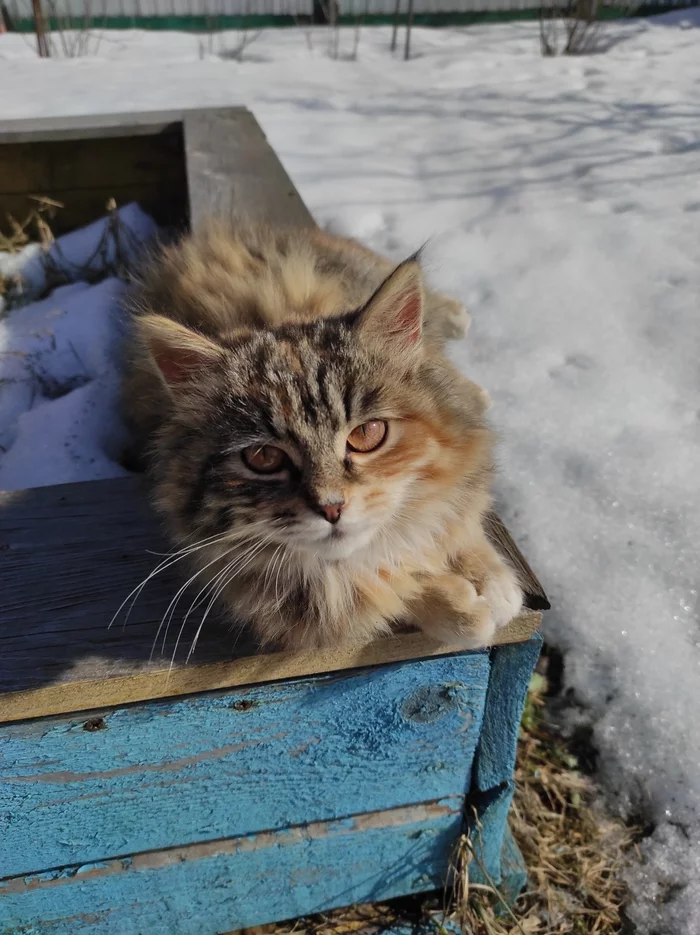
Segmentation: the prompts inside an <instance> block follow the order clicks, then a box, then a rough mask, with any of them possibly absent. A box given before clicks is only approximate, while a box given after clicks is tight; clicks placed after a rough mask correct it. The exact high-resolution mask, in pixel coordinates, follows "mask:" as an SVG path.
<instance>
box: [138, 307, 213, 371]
mask: <svg viewBox="0 0 700 935" xmlns="http://www.w3.org/2000/svg"><path fill="white" fill-rule="evenodd" d="M138 328H139V331H140V333H141V338H142V340H143V342H144V344H145V345H146V347H147V348H148V350H149V352H150V355H151V357H152V358H153V360H154V362H155V364H156V366H157V367H158V369H159V370H160V372H161V374H162V375H163V379H164V380H165V382H166V383H167V384H168V386H169V387H171V388H173V387H176V386H178V385H179V384H181V383H183V382H184V381H185V380H188V379H190V378H191V377H193V376H195V375H196V374H197V373H198V372H200V371H202V370H206V369H207V368H209V367H211V366H212V365H213V364H216V363H218V362H219V361H220V360H221V359H222V358H223V356H224V351H223V349H222V348H220V347H219V345H218V344H215V343H214V342H213V341H210V340H209V338H205V337H204V335H201V334H198V333H197V332H196V331H191V330H190V329H189V328H185V326H184V325H180V324H178V323H177V322H175V321H172V319H170V318H165V316H164V315H145V316H144V317H143V318H140V319H138Z"/></svg>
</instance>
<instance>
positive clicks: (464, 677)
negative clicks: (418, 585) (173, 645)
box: [0, 652, 490, 895]
mask: <svg viewBox="0 0 700 935" xmlns="http://www.w3.org/2000/svg"><path fill="white" fill-rule="evenodd" d="M489 667H490V664H489V657H488V654H487V653H483V652H482V653H470V654H467V655H465V656H454V657H448V658H444V659H432V660H424V661H420V662H412V663H403V664H401V663H399V664H396V665H393V666H383V667H381V668H378V669H370V670H365V671H363V672H359V673H356V674H353V675H342V676H324V677H319V678H316V679H307V680H300V681H295V682H284V683H278V684H274V685H266V686H262V687H258V688H252V689H248V690H247V691H245V692H235V693H223V694H220V693H217V694H208V695H199V696H196V697H190V698H187V699H182V700H176V701H168V702H160V703H151V704H145V705H144V704H142V705H138V706H133V707H129V708H121V709H118V710H116V711H112V712H110V713H104V714H103V720H102V721H95V720H94V719H91V720H90V721H89V722H87V728H86V726H85V725H86V721H85V719H84V718H80V719H75V718H72V719H66V718H56V719H50V720H46V719H44V720H40V721H30V722H25V723H22V724H8V725H5V726H4V727H3V729H2V758H1V759H0V816H1V815H9V816H11V820H10V821H9V822H7V823H3V828H2V830H3V839H2V848H0V878H2V877H7V876H13V875H19V874H26V873H33V872H40V871H43V870H45V869H47V868H51V867H62V866H64V865H66V864H75V863H80V862H82V863H86V862H92V861H100V860H104V859H106V858H116V857H121V856H126V855H129V854H133V853H137V852H140V851H146V850H154V849H161V848H167V847H176V846H177V847H179V846H183V845H189V844H196V843H202V842H206V841H213V840H216V839H218V838H227V837H238V836H240V835H245V834H252V833H255V832H259V831H264V830H270V829H278V828H284V827H287V826H290V825H296V824H303V823H304V822H306V821H309V820H314V821H321V820H323V821H326V820H331V819H335V818H342V817H343V816H345V815H349V814H356V813H360V812H370V811H379V810H382V809H386V808H395V807H397V806H402V805H408V804H413V803H416V802H421V801H427V800H433V799H439V798H443V797H444V796H448V795H455V794H462V793H464V792H465V791H466V789H467V788H468V785H469V777H470V772H471V763H472V759H473V756H474V750H475V747H476V744H477V741H478V738H479V733H480V729H481V719H482V710H483V704H484V698H485V694H486V689H487V683H488V678H489ZM98 714H99V713H96V715H95V716H98ZM365 895H367V894H365Z"/></svg>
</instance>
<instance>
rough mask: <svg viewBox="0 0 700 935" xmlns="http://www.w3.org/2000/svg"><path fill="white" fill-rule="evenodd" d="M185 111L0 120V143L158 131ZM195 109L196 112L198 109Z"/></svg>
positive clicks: (179, 121) (170, 125)
mask: <svg viewBox="0 0 700 935" xmlns="http://www.w3.org/2000/svg"><path fill="white" fill-rule="evenodd" d="M189 112H190V111H188V110H186V109H183V108H173V109H171V110H158V111H152V110H151V111H148V110H147V111H127V112H115V113H108V114H76V115H74V116H68V117H66V116H59V117H20V118H17V119H14V120H0V146H1V145H2V144H4V143H36V142H43V141H51V140H85V139H95V138H98V137H103V138H107V139H113V138H115V137H120V136H136V135H139V134H144V135H150V134H153V133H162V132H163V131H167V130H171V129H173V128H174V127H176V126H177V125H178V124H182V121H183V119H184V117H185V114H187V113H189ZM196 112H197V113H200V112H201V110H199V109H198V110H197V111H196Z"/></svg>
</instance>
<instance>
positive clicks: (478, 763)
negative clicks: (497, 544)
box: [466, 633, 542, 896]
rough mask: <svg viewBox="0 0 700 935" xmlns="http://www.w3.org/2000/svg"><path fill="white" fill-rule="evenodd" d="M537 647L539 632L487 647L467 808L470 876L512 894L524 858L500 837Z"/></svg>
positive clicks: (512, 788)
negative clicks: (488, 661)
mask: <svg viewBox="0 0 700 935" xmlns="http://www.w3.org/2000/svg"><path fill="white" fill-rule="evenodd" d="M541 648H542V637H541V635H540V634H539V633H537V634H535V635H534V636H533V637H532V638H531V639H530V640H528V641H527V642H525V643H517V644H512V645H510V646H499V647H496V648H495V649H493V650H492V652H491V675H490V678H489V687H488V692H487V694H486V704H485V708H484V720H483V725H482V729H481V736H480V737H479V746H478V748H477V752H476V756H475V759H474V768H473V773H472V784H471V789H470V791H469V798H468V802H467V809H466V817H467V822H468V826H469V833H470V836H471V839H472V843H473V845H474V849H475V852H476V854H477V855H478V857H479V860H478V861H475V862H474V863H473V865H472V866H471V867H470V879H471V880H473V881H474V882H475V883H482V884H485V885H490V884H491V881H493V882H494V883H496V885H500V884H501V883H503V884H504V889H506V890H508V891H510V893H511V894H512V895H513V896H515V895H517V889H518V887H520V886H521V885H522V883H523V879H522V877H523V869H522V861H519V860H518V859H517V848H516V847H515V844H514V843H510V842H506V843H507V844H508V847H506V849H505V851H504V841H506V836H507V829H508V824H507V823H508V812H509V810H510V805H511V802H512V799H513V793H514V791H515V786H514V783H513V770H514V767H515V757H516V753H517V744H518V734H519V732H520V720H521V718H522V713H523V707H524V704H525V698H526V695H527V689H528V685H529V683H530V677H531V675H532V672H533V670H534V668H535V665H536V663H537V659H538V658H539V654H540V649H541ZM484 871H485V872H484ZM489 877H490V879H489Z"/></svg>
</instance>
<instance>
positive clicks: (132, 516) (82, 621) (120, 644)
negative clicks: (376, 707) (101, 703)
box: [0, 476, 546, 692]
mask: <svg viewBox="0 0 700 935" xmlns="http://www.w3.org/2000/svg"><path fill="white" fill-rule="evenodd" d="M493 530H494V536H495V539H496V542H497V545H498V547H499V548H500V549H501V550H502V551H503V552H504V553H506V554H509V555H511V556H519V554H520V553H519V552H518V550H517V547H516V546H515V545H514V543H513V542H512V539H511V538H510V536H509V535H508V533H507V532H506V531H505V529H504V527H503V526H502V525H500V524H499V523H497V522H495V523H494V526H493ZM166 552H168V546H167V544H166V542H165V539H164V537H163V535H162V533H161V530H160V525H159V521H158V519H157V518H156V516H155V514H154V513H153V511H152V509H151V507H150V504H149V502H148V496H147V486H146V483H145V480H144V479H143V478H140V477H136V476H135V477H128V478H120V479H117V480H108V481H94V482H92V483H84V484H66V485H60V486H55V487H37V488H35V489H33V490H26V491H21V492H19V493H0V581H2V588H1V589H0V621H2V625H1V626H0V692H9V691H21V690H26V689H31V688H39V687H41V686H42V685H46V684H49V683H54V682H62V683H68V682H75V681H83V680H94V679H100V678H114V677H118V676H123V675H128V674H130V673H134V672H148V671H158V670H161V671H162V670H163V668H167V667H168V666H169V664H170V660H171V658H172V654H173V652H174V648H175V640H176V638H177V634H178V632H179V629H180V626H181V624H182V621H183V617H184V613H185V612H186V610H187V608H188V607H189V606H190V603H191V602H192V599H193V597H194V596H195V595H196V594H197V593H198V590H199V589H198V588H196V589H195V590H194V591H193V593H190V594H188V595H184V596H183V599H182V601H181V602H180V605H179V607H178V612H177V613H176V615H175V617H174V620H173V623H172V625H171V627H170V630H169V633H168V635H167V639H166V640H165V647H164V648H163V643H162V637H163V634H161V639H160V640H159V641H158V644H157V645H156V649H155V653H154V659H153V661H152V662H151V661H150V656H151V651H152V649H153V645H154V638H155V635H156V631H157V629H158V624H159V622H160V620H161V619H162V617H163V615H164V613H165V611H166V609H167V607H168V604H169V603H170V600H171V598H172V597H173V595H174V594H175V593H176V591H177V590H178V587H179V585H180V583H181V582H182V581H183V580H184V578H183V572H184V568H183V563H179V564H178V565H175V566H174V567H173V568H171V569H168V570H166V571H164V572H163V573H162V574H159V575H158V576H157V577H155V578H154V579H153V580H152V581H151V582H150V583H149V584H148V585H147V587H146V588H144V590H143V592H142V593H141V594H140V596H139V597H138V600H137V601H136V602H135V604H134V607H133V609H132V611H131V613H130V614H129V617H128V620H127V619H126V612H125V611H122V613H121V614H120V615H119V617H118V619H117V620H116V621H115V623H114V625H113V626H112V627H111V629H108V626H109V623H110V621H111V619H112V617H113V616H114V614H115V613H116V612H117V611H118V609H119V605H120V604H121V603H122V601H123V600H124V599H125V598H126V597H127V595H128V594H129V593H130V592H131V591H132V589H133V588H135V587H136V586H137V585H138V584H139V583H140V582H141V581H142V580H143V579H144V578H146V577H147V576H148V575H149V574H150V572H151V571H152V570H153V569H154V568H155V567H156V566H157V565H158V564H159V562H160V561H161V557H162V555H164V554H165V553H166ZM522 561H523V563H524V559H523V560H522ZM522 568H524V569H525V571H524V572H523V571H522V570H521V576H522V578H523V583H524V585H525V587H526V589H527V591H528V593H529V595H530V596H529V598H528V603H529V604H530V605H532V606H533V609H535V608H537V609H541V608H542V607H543V601H546V599H545V598H544V594H543V592H542V588H541V587H540V585H539V583H538V582H537V580H536V578H535V577H534V576H533V575H532V573H531V572H529V569H527V566H526V564H523V566H522ZM209 619H210V620H211V625H210V624H209V623H207V625H206V626H205V628H204V630H203V631H202V635H201V637H200V639H199V642H198V644H197V651H196V655H195V656H194V657H193V663H195V664H196V665H198V666H199V665H206V664H210V663H221V662H226V661H232V660H234V659H238V658H241V657H244V656H246V655H249V654H250V653H252V652H254V646H253V645H252V643H251V642H250V641H249V640H247V639H246V638H245V637H244V636H241V635H240V632H239V631H238V630H236V631H235V632H231V631H230V629H229V624H228V623H226V625H225V626H224V625H222V624H221V622H220V621H218V622H217V620H216V619H215V618H214V617H210V618H209ZM200 620H201V610H200V611H198V612H195V613H193V614H192V616H191V618H190V620H189V621H188V623H187V626H186V628H185V631H184V632H183V636H182V640H181V644H180V647H179V649H178V653H177V656H176V662H177V664H178V665H183V664H184V661H185V657H186V655H187V651H188V649H189V646H190V642H191V640H192V637H193V636H194V633H195V632H196V630H197V627H198V625H199V621H200ZM413 654H414V653H413V652H412V651H410V650H409V651H407V654H406V655H407V656H409V657H410V656H411V655H413ZM377 661H381V659H378V660H377Z"/></svg>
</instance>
